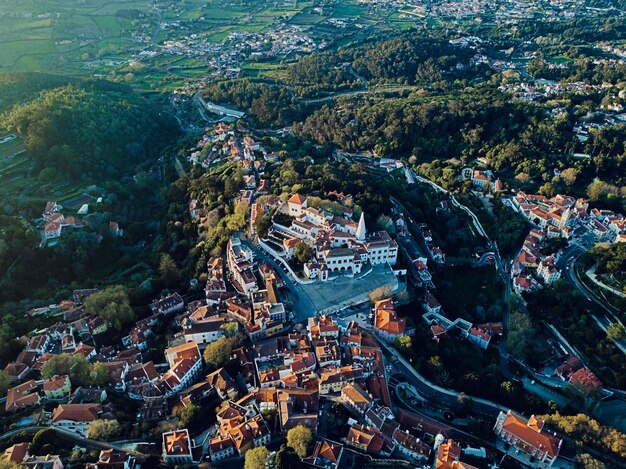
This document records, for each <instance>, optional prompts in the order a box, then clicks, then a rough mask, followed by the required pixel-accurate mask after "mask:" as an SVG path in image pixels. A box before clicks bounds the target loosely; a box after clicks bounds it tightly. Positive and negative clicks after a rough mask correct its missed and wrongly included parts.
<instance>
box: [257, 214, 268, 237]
mask: <svg viewBox="0 0 626 469" xmlns="http://www.w3.org/2000/svg"><path fill="white" fill-rule="evenodd" d="M271 227H272V218H271V217H270V216H268V215H265V216H263V217H260V218H259V219H258V220H257V221H256V223H255V224H254V229H255V230H256V234H257V236H258V237H259V238H265V237H266V236H267V233H268V232H269V230H270V228H271Z"/></svg>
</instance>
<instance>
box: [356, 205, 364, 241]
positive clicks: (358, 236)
mask: <svg viewBox="0 0 626 469" xmlns="http://www.w3.org/2000/svg"><path fill="white" fill-rule="evenodd" d="M365 234H366V231H365V216H364V214H363V212H361V219H360V220H359V227H358V228H357V229H356V239H357V241H365Z"/></svg>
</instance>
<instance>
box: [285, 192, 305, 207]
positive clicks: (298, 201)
mask: <svg viewBox="0 0 626 469" xmlns="http://www.w3.org/2000/svg"><path fill="white" fill-rule="evenodd" d="M304 202H306V197H303V196H301V195H300V194H294V195H292V196H291V197H289V203H292V204H297V205H302V204H303V203H304Z"/></svg>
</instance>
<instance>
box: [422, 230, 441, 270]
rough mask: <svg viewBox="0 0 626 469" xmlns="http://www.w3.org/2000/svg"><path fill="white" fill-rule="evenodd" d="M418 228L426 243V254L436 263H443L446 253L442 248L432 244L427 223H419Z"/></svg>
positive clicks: (431, 236)
mask: <svg viewBox="0 0 626 469" xmlns="http://www.w3.org/2000/svg"><path fill="white" fill-rule="evenodd" d="M418 228H419V231H420V234H421V235H422V238H424V243H425V244H426V249H427V250H428V255H429V256H430V257H431V259H432V260H433V261H435V262H436V263H437V264H441V265H443V264H445V263H446V254H445V253H444V252H443V250H442V249H441V248H440V247H439V246H436V245H435V244H434V242H433V235H432V233H431V231H430V229H429V228H428V225H427V224H426V223H420V224H419V226H418Z"/></svg>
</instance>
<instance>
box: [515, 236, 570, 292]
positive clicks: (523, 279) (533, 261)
mask: <svg viewBox="0 0 626 469" xmlns="http://www.w3.org/2000/svg"><path fill="white" fill-rule="evenodd" d="M547 239H548V232H547V230H538V229H536V228H535V229H532V230H531V231H530V233H528V235H527V236H526V239H524V244H523V245H522V249H521V251H520V253H519V254H518V255H517V257H516V258H515V260H514V261H513V266H512V268H511V278H512V280H513V288H514V289H515V291H516V292H518V293H520V294H521V293H524V292H528V291H532V290H535V289H537V288H538V287H539V283H537V281H536V280H535V279H534V278H533V276H532V274H531V272H530V271H529V270H528V269H533V270H534V271H535V274H536V276H537V277H538V278H540V279H541V280H542V281H543V282H544V283H545V284H547V285H549V284H551V283H553V282H556V281H557V280H558V279H559V278H561V272H560V271H559V269H558V268H557V266H556V261H557V255H556V254H552V255H550V256H547V255H545V254H543V253H542V252H541V250H542V243H543V242H544V241H545V240H547Z"/></svg>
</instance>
